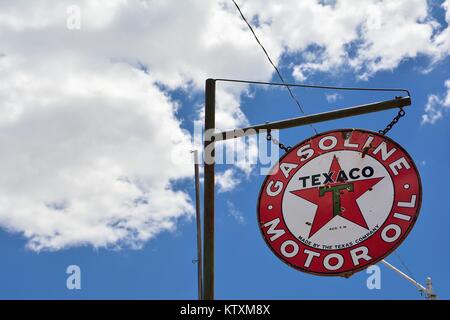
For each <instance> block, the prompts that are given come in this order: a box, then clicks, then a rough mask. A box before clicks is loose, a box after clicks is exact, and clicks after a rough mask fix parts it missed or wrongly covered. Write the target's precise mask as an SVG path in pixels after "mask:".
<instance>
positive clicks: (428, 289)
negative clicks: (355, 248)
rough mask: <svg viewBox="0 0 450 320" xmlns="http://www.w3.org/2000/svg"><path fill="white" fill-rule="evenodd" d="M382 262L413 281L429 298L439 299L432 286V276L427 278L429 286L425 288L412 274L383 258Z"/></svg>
mask: <svg viewBox="0 0 450 320" xmlns="http://www.w3.org/2000/svg"><path fill="white" fill-rule="evenodd" d="M381 262H382V263H383V264H384V265H385V266H387V267H388V268H390V269H391V270H394V271H395V272H397V273H398V274H399V275H401V276H402V277H403V278H405V279H406V280H408V281H409V282H411V283H412V284H413V285H414V286H415V287H416V288H417V289H419V291H420V292H423V293H425V296H426V298H427V299H428V300H436V299H437V295H436V294H435V293H434V292H433V287H432V283H431V278H429V277H428V278H427V287H426V288H425V287H424V286H423V285H421V284H420V283H418V282H417V281H416V280H414V279H413V278H411V277H410V276H408V275H407V274H406V273H404V272H402V271H400V270H399V269H397V268H396V267H394V266H393V265H392V264H390V263H389V262H387V261H386V260H381Z"/></svg>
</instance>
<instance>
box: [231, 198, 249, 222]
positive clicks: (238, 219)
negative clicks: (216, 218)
mask: <svg viewBox="0 0 450 320" xmlns="http://www.w3.org/2000/svg"><path fill="white" fill-rule="evenodd" d="M227 209H228V215H229V216H231V217H233V219H234V220H236V222H237V223H238V224H245V217H244V215H243V214H242V212H241V211H239V209H237V208H236V206H235V205H234V204H233V202H231V201H227Z"/></svg>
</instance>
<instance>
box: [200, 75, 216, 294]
mask: <svg viewBox="0 0 450 320" xmlns="http://www.w3.org/2000/svg"><path fill="white" fill-rule="evenodd" d="M215 96H216V82H215V80H214V79H207V80H206V84H205V138H204V148H205V149H204V151H205V152H204V164H205V165H204V204H203V208H204V217H203V236H204V238H205V242H204V246H203V258H204V265H203V285H204V293H203V298H204V299H205V300H214V183H215V178H214V161H215V150H214V147H215V146H214V144H215V142H214V138H213V132H214V129H215V123H216V119H215V118H216V117H215V113H216V105H215V104H216V101H215V100H216V97H215Z"/></svg>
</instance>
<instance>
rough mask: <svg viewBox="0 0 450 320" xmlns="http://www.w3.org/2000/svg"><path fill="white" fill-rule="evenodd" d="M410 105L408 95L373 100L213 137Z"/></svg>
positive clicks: (295, 125) (241, 135)
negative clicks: (373, 101)
mask: <svg viewBox="0 0 450 320" xmlns="http://www.w3.org/2000/svg"><path fill="white" fill-rule="evenodd" d="M409 105H411V98H410V97H409V96H408V97H400V98H396V99H393V100H387V101H381V102H375V103H369V104H364V105H360V106H356V107H350V108H345V109H338V110H335V111H330V112H323V113H317V114H312V115H308V116H302V117H297V118H292V119H287V120H281V121H275V122H267V123H264V124H258V125H253V126H249V127H246V128H241V129H234V130H230V131H224V132H218V133H215V134H214V138H215V140H216V141H219V140H228V139H235V138H239V137H243V136H250V135H254V134H258V131H259V130H268V129H271V130H275V129H288V128H293V127H299V126H304V125H308V124H312V123H318V122H323V121H329V120H335V119H341V118H346V117H352V116H358V115H361V114H366V113H372V112H378V111H383V110H388V109H394V108H403V107H406V106H409Z"/></svg>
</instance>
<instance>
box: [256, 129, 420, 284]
mask: <svg viewBox="0 0 450 320" xmlns="http://www.w3.org/2000/svg"><path fill="white" fill-rule="evenodd" d="M421 196H422V189H421V183H420V177H419V173H418V171H417V168H416V166H415V165H414V162H413V161H412V159H411V157H410V156H409V155H408V153H407V152H406V151H405V150H404V149H403V148H402V147H401V146H400V145H398V144H397V143H396V142H394V141H393V140H391V139H389V138H387V137H385V136H383V135H380V134H378V133H375V132H371V131H365V130H353V129H346V130H336V131H330V132H325V133H322V134H319V135H316V136H314V137H312V138H309V139H307V140H305V141H303V142H301V143H300V144H298V145H296V146H295V147H293V148H292V149H291V150H290V151H289V152H288V153H287V154H285V155H284V156H283V157H282V158H281V159H280V160H279V162H278V163H277V164H276V165H275V166H274V167H273V168H272V170H271V173H270V174H269V175H268V176H267V177H266V179H265V181H264V184H263V186H262V188H261V192H260V196H259V202H258V220H259V224H260V228H261V232H262V234H263V237H264V239H265V241H266V242H267V244H268V245H269V247H270V248H271V249H272V251H273V252H274V253H275V254H276V255H277V256H278V257H279V258H280V259H282V260H283V261H284V262H286V263H287V264H289V265H290V266H292V267H294V268H296V269H298V270H301V271H304V272H308V273H313V274H316V275H324V276H328V275H340V276H350V275H351V274H353V273H354V272H357V271H359V270H362V269H365V268H367V267H368V266H369V265H372V264H374V263H376V262H378V261H380V260H381V259H383V258H384V257H385V256H387V255H388V254H389V253H391V252H392V251H393V250H394V249H395V248H396V247H397V246H399V245H400V243H401V242H402V241H403V240H404V239H405V238H406V236H407V235H408V233H409V232H410V230H411V229H412V227H413V225H414V223H415V221H416V219H417V216H418V214H419V210H420V205H421V198H422V197H421Z"/></svg>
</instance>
